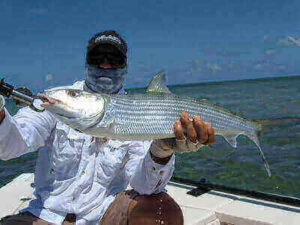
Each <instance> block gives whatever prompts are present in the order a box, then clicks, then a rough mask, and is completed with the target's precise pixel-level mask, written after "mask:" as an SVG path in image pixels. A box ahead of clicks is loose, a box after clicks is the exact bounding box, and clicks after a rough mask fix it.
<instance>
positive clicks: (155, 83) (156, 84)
mask: <svg viewBox="0 0 300 225" xmlns="http://www.w3.org/2000/svg"><path fill="white" fill-rule="evenodd" d="M146 92H151V93H171V91H170V90H169V88H168V87H167V86H166V74H165V70H161V71H159V72H158V74H156V75H154V76H153V78H152V81H151V82H150V84H149V86H148V88H147V91H146Z"/></svg>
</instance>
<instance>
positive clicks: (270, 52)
mask: <svg viewBox="0 0 300 225" xmlns="http://www.w3.org/2000/svg"><path fill="white" fill-rule="evenodd" d="M265 53H266V55H272V54H274V53H275V49H272V48H270V49H266V50H265Z"/></svg>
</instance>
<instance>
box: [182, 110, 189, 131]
mask: <svg viewBox="0 0 300 225" xmlns="http://www.w3.org/2000/svg"><path fill="white" fill-rule="evenodd" d="M180 122H181V124H182V126H183V127H184V128H185V129H187V125H188V124H189V123H190V122H191V121H190V119H189V115H188V113H187V112H182V113H181V114H180Z"/></svg>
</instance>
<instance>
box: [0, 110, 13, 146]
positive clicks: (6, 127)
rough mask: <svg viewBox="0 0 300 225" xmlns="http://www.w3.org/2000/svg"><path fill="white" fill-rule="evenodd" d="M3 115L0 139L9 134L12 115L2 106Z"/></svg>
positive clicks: (0, 125)
mask: <svg viewBox="0 0 300 225" xmlns="http://www.w3.org/2000/svg"><path fill="white" fill-rule="evenodd" d="M4 111H5V117H4V119H3V120H2V122H1V124H0V140H1V139H2V138H4V137H6V136H7V135H8V134H9V131H10V129H11V127H12V117H11V115H10V114H9V112H8V111H7V110H6V108H4Z"/></svg>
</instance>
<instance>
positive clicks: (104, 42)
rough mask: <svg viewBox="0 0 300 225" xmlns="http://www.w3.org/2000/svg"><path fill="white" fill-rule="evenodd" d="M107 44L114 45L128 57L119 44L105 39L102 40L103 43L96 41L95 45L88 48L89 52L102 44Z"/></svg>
mask: <svg viewBox="0 0 300 225" xmlns="http://www.w3.org/2000/svg"><path fill="white" fill-rule="evenodd" d="M107 44H109V45H112V46H114V47H115V48H116V49H117V50H118V51H119V52H120V53H121V54H122V55H123V56H124V57H125V58H127V55H126V53H124V52H123V51H122V49H121V48H120V46H119V45H118V44H116V43H114V42H112V41H105V40H103V41H101V43H95V44H94V45H92V46H90V48H88V51H87V53H90V52H91V51H93V50H95V49H96V48H98V47H99V46H101V45H107Z"/></svg>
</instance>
